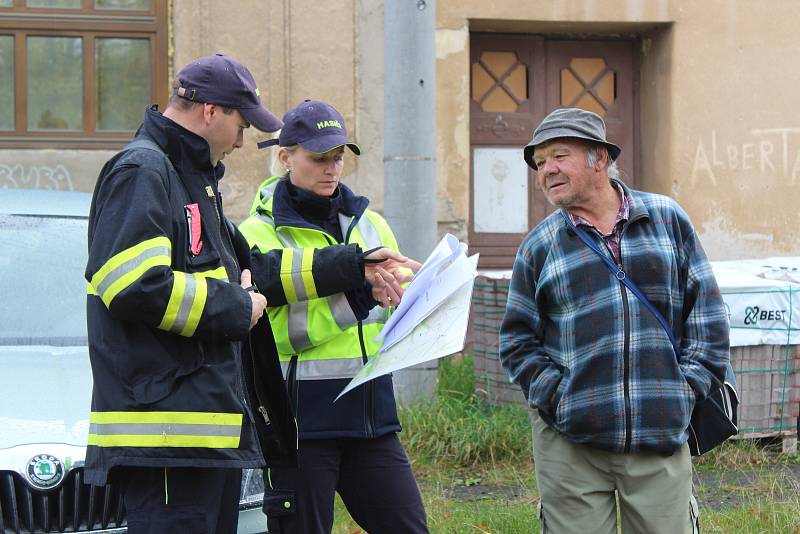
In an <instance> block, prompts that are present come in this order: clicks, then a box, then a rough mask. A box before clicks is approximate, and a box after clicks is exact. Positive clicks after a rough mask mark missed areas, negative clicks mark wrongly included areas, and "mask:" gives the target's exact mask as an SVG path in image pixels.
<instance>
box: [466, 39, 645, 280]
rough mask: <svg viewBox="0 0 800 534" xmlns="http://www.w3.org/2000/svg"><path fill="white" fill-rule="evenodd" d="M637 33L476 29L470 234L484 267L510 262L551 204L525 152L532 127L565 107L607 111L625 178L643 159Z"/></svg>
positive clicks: (633, 173)
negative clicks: (591, 36)
mask: <svg viewBox="0 0 800 534" xmlns="http://www.w3.org/2000/svg"><path fill="white" fill-rule="evenodd" d="M633 45H634V42H633V41H631V40H628V41H619V40H618V41H596V40H593V41H580V40H556V39H547V38H545V37H544V36H541V35H503V34H479V33H474V34H472V35H471V40H470V46H471V48H470V63H471V73H470V75H471V80H470V82H471V104H470V105H471V109H470V145H471V157H472V161H471V163H472V164H471V167H470V168H471V171H470V191H471V202H470V210H469V217H470V222H469V244H470V250H471V252H480V253H481V258H480V263H479V265H480V267H481V268H487V269H508V268H510V267H511V265H512V264H513V260H514V255H515V254H516V250H517V247H518V246H519V243H520V242H521V241H522V238H523V237H524V236H525V235H526V234H527V233H528V231H529V230H530V229H531V228H533V227H534V226H536V224H538V223H539V222H540V221H541V220H542V219H543V218H544V217H546V216H547V214H549V213H551V212H552V211H553V207H552V206H550V205H549V203H548V202H547V200H546V198H545V197H544V195H543V193H542V192H541V191H540V190H539V188H538V186H537V185H536V180H535V174H534V173H533V171H532V170H531V169H529V168H528V166H527V165H526V164H525V162H524V160H523V158H522V147H524V146H525V145H526V144H527V143H528V142H529V141H530V139H531V136H532V133H533V128H534V127H535V126H536V125H537V124H539V122H541V120H542V119H543V118H544V117H545V115H546V114H547V113H549V112H550V111H552V110H554V109H556V108H559V107H580V108H584V109H589V110H591V111H594V112H596V113H598V114H599V115H601V116H602V117H603V118H604V120H605V121H606V125H607V128H608V139H609V140H610V141H612V142H615V143H617V144H618V145H620V146H621V147H622V156H621V157H620V159H619V165H620V171H621V175H622V176H623V179H625V181H626V182H627V183H629V184H632V185H635V177H636V170H637V167H638V156H637V149H636V144H637V138H636V133H637V132H638V125H637V122H636V121H637V118H638V115H637V114H636V113H635V108H636V106H635V102H636V92H635V89H636V83H635V81H636V78H635V69H634V59H633Z"/></svg>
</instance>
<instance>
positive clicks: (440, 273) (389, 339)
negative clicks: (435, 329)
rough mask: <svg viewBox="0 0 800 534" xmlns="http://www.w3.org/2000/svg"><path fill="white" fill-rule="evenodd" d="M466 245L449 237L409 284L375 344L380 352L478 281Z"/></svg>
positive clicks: (448, 235)
mask: <svg viewBox="0 0 800 534" xmlns="http://www.w3.org/2000/svg"><path fill="white" fill-rule="evenodd" d="M466 250H467V246H466V245H465V244H464V243H461V242H459V241H458V239H456V237H455V236H453V235H451V234H446V235H445V236H444V238H442V240H441V241H440V242H439V244H438V245H437V246H436V248H435V249H434V250H433V252H432V253H431V254H430V256H428V259H426V260H425V263H423V264H422V267H421V268H420V270H419V271H418V272H417V274H416V275H415V276H414V278H413V280H412V281H411V283H410V284H409V286H408V288H407V289H406V291H405V293H404V294H403V300H402V301H401V302H400V306H398V307H397V309H396V310H394V312H393V313H392V315H391V317H389V320H388V321H387V322H386V324H385V325H384V327H383V329H382V330H381V333H380V334H378V336H377V337H376V338H375V341H381V340H382V341H383V347H382V348H381V350H384V351H385V350H387V349H388V348H390V347H391V346H392V345H394V344H395V343H397V342H398V341H400V340H401V339H402V338H403V337H405V336H407V335H408V334H409V333H410V332H411V331H412V330H413V329H414V327H415V326H416V325H418V324H419V323H420V322H422V321H423V320H424V319H425V318H426V317H427V316H428V315H430V314H431V312H433V310H434V309H436V307H437V306H439V305H441V304H442V303H443V302H444V301H445V299H447V297H448V296H450V295H452V294H453V293H454V292H455V291H456V290H457V289H458V288H460V287H461V286H463V285H464V284H466V283H467V282H469V281H470V280H472V279H473V278H475V276H476V275H477V270H476V267H475V265H473V264H472V263H471V262H470V260H469V259H467V257H466Z"/></svg>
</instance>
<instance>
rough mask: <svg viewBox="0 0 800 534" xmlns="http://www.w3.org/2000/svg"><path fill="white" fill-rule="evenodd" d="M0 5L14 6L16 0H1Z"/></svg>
mask: <svg viewBox="0 0 800 534" xmlns="http://www.w3.org/2000/svg"><path fill="white" fill-rule="evenodd" d="M0 7H14V0H0Z"/></svg>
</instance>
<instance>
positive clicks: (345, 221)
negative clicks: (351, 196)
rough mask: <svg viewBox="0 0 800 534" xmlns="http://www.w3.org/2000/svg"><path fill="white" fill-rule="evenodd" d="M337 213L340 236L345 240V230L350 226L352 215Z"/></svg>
mask: <svg viewBox="0 0 800 534" xmlns="http://www.w3.org/2000/svg"><path fill="white" fill-rule="evenodd" d="M337 215H338V216H339V228H341V229H342V237H343V238H344V239H345V240H347V230H348V229H349V228H350V221H352V220H353V217H351V216H350V215H345V214H343V213H338V214H337Z"/></svg>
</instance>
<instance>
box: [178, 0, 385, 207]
mask: <svg viewBox="0 0 800 534" xmlns="http://www.w3.org/2000/svg"><path fill="white" fill-rule="evenodd" d="M355 23H356V17H355V2H354V0H337V1H336V2H335V5H331V4H330V3H323V2H317V1H315V0H270V1H267V2H265V1H263V0H237V1H236V9H231V6H230V3H228V2H220V1H218V0H173V45H174V50H175V53H174V65H175V69H176V71H177V69H180V68H181V67H182V66H183V65H185V64H186V63H188V62H189V61H191V60H192V59H193V58H195V57H197V56H202V55H206V54H213V53H216V52H220V53H223V54H228V55H230V56H232V57H234V58H235V59H237V60H239V61H241V62H242V63H244V64H245V65H246V66H247V67H248V68H249V69H250V70H251V72H252V73H253V76H254V77H255V79H256V82H257V83H258V85H259V88H260V90H261V98H262V101H263V102H264V104H265V105H266V106H267V107H268V108H269V109H271V110H272V111H273V112H275V113H276V114H277V115H278V116H282V115H283V113H284V112H285V111H286V110H287V109H289V108H290V107H292V106H294V105H296V104H298V103H299V102H301V101H302V100H303V99H304V98H318V99H323V100H327V101H329V102H331V103H332V104H333V105H334V106H335V107H336V108H337V109H338V110H339V112H341V114H342V116H343V117H344V119H345V124H346V125H347V126H348V128H349V130H351V133H352V134H353V135H354V136H356V137H358V133H359V132H358V121H357V120H356V114H355V109H356V99H355V94H356V87H355V83H356V75H355V72H356V51H355V39H356V28H355ZM265 137H266V136H265V135H263V134H261V133H259V132H257V131H255V130H253V129H251V130H250V131H248V132H247V133H246V135H245V146H244V147H242V148H241V149H239V150H238V151H236V152H235V153H233V154H232V155H231V156H230V157H228V158H226V159H225V164H226V167H227V172H226V177H225V179H224V180H223V182H222V184H221V189H222V192H223V195H224V196H225V206H226V210H227V214H228V215H229V216H230V217H231V218H233V219H235V220H240V219H241V218H243V217H244V216H246V214H247V211H248V210H249V208H250V205H251V202H252V199H253V195H254V194H255V191H256V188H257V186H258V184H259V183H260V182H261V181H262V180H263V179H264V178H265V177H266V173H267V169H268V167H269V165H268V160H269V157H270V154H269V152H267V151H259V150H258V149H257V148H256V146H255V143H256V141H257V140H260V139H263V138H265ZM359 141H360V142H362V143H363V141H361V140H360V139H359ZM365 148H366V147H365ZM349 159H350V161H349V162H347V165H346V167H345V180H346V181H348V182H349V183H351V184H353V185H354V186H355V187H356V188H358V187H359V186H361V185H363V184H362V182H364V180H361V179H359V177H357V176H355V175H354V173H355V170H356V165H355V163H354V158H352V157H351V158H349ZM369 183H371V182H369ZM366 189H369V188H368V187H367V188H366Z"/></svg>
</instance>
